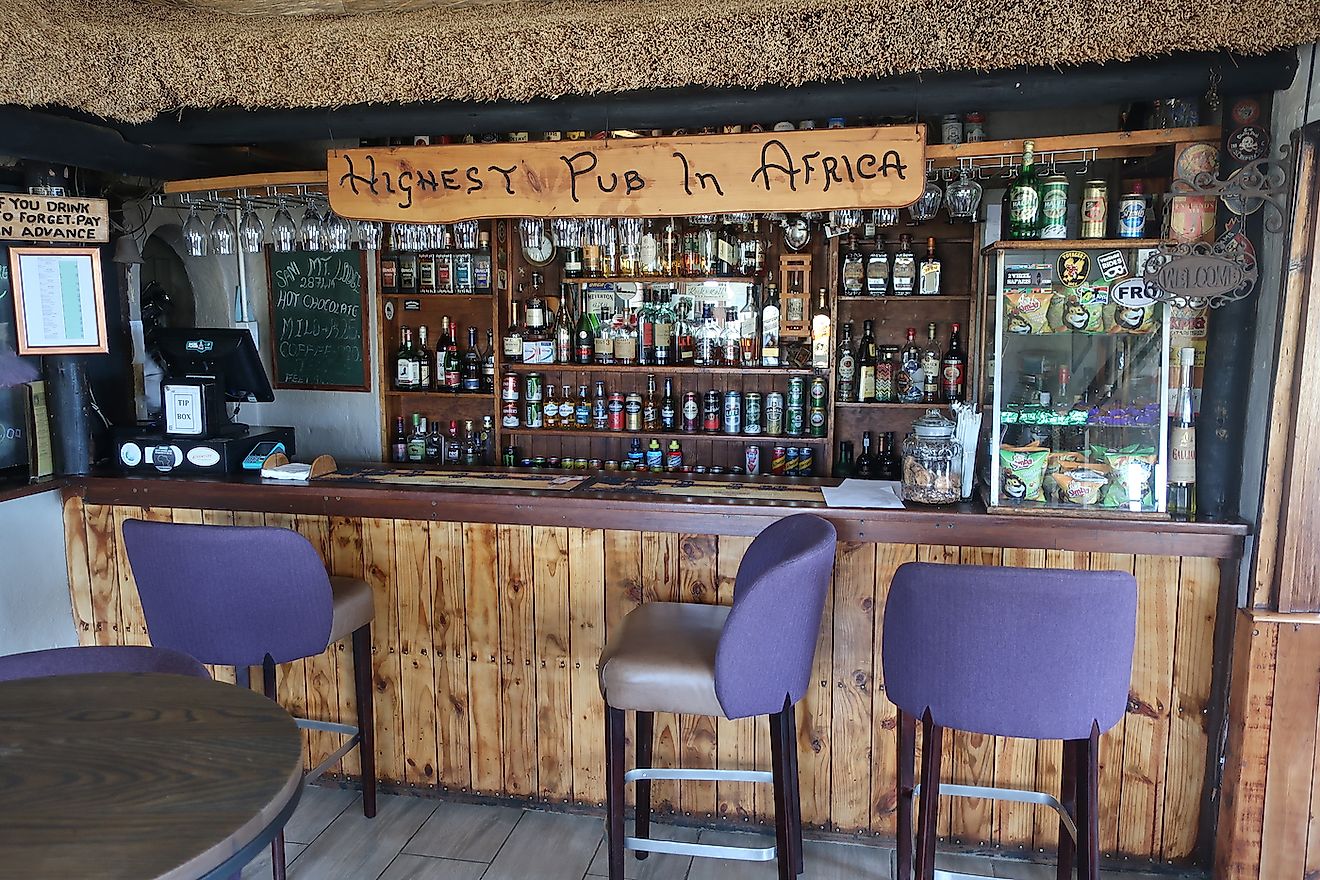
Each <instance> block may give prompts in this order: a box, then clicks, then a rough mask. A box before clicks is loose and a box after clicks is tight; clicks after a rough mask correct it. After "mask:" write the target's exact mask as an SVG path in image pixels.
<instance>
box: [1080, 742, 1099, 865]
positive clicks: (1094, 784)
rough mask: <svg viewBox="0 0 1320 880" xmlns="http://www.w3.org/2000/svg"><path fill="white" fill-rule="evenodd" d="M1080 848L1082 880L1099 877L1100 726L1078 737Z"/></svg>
mask: <svg viewBox="0 0 1320 880" xmlns="http://www.w3.org/2000/svg"><path fill="white" fill-rule="evenodd" d="M1077 851H1078V855H1079V859H1078V861H1079V867H1080V870H1078V872H1077V875H1078V878H1079V880H1100V729H1099V727H1097V726H1096V725H1095V724H1092V725H1091V735H1090V737H1088V738H1087V739H1081V740H1077Z"/></svg>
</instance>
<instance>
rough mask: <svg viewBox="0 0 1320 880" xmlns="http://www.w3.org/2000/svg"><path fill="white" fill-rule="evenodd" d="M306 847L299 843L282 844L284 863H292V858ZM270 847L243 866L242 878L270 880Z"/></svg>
mask: <svg viewBox="0 0 1320 880" xmlns="http://www.w3.org/2000/svg"><path fill="white" fill-rule="evenodd" d="M305 849H307V847H306V846H304V845H303V844H301V843H287V842H286V843H285V844H284V864H285V865H292V864H293V862H294V860H295V859H296V858H298V856H300V855H301V854H302V851H303V850H305ZM270 876H271V874H270V847H266V848H265V849H264V850H262V851H261V855H259V856H257V857H256V858H255V859H253V860H252V861H250V862H248V863H247V865H246V866H245V867H244V868H243V880H270Z"/></svg>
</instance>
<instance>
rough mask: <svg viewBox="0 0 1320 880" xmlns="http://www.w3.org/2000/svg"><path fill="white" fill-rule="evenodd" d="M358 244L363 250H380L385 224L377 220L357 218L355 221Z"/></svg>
mask: <svg viewBox="0 0 1320 880" xmlns="http://www.w3.org/2000/svg"><path fill="white" fill-rule="evenodd" d="M357 232H358V246H359V247H361V248H362V250H364V251H378V250H380V245H381V240H382V239H383V238H384V237H385V224H384V223H381V222H380V221H379V220H359V221H358V222H357Z"/></svg>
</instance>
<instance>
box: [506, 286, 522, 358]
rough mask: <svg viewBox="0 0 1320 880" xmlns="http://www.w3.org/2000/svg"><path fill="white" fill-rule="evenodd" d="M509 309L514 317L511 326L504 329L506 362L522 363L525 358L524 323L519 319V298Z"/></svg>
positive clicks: (510, 322)
mask: <svg viewBox="0 0 1320 880" xmlns="http://www.w3.org/2000/svg"><path fill="white" fill-rule="evenodd" d="M509 311H510V312H511V313H512V318H511V320H510V321H509V328H508V329H507V330H505V331H504V341H503V348H504V362H505V363H506V364H520V363H522V359H523V335H522V323H521V322H520V321H519V320H518V302H517V300H515V301H514V302H513V304H512V305H511V306H510V308H509Z"/></svg>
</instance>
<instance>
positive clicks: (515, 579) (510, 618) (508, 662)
mask: <svg viewBox="0 0 1320 880" xmlns="http://www.w3.org/2000/svg"><path fill="white" fill-rule="evenodd" d="M495 540H496V546H497V547H498V551H497V552H498V553H499V558H498V560H497V565H498V575H497V580H496V583H497V584H498V586H499V599H500V602H499V607H500V664H501V665H500V698H501V703H502V709H503V714H502V716H501V717H502V719H503V728H502V729H503V742H504V789H503V790H504V791H505V792H506V793H508V794H511V795H516V796H520V797H531V796H533V795H534V794H535V793H536V790H537V779H536V759H537V755H536V667H535V666H534V665H533V663H534V662H535V655H536V630H535V626H536V624H535V621H534V620H533V607H532V602H533V599H532V581H533V577H534V575H533V562H532V527H531V526H496V527H495Z"/></svg>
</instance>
